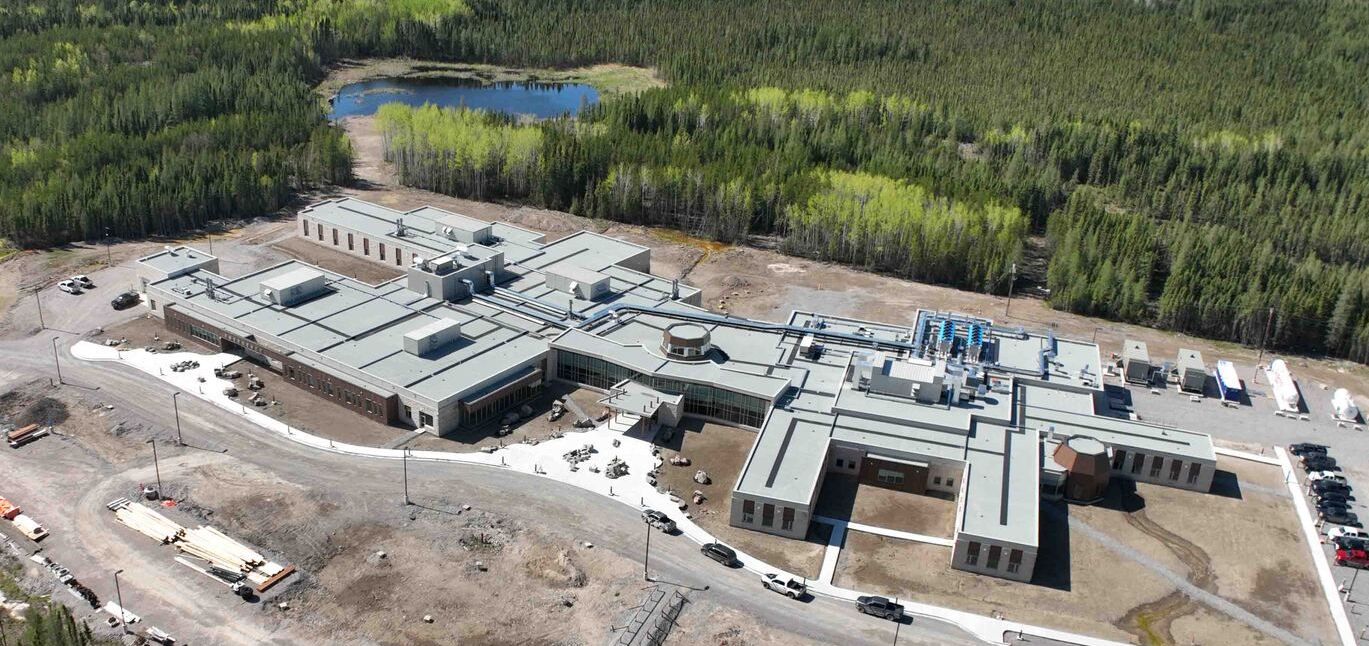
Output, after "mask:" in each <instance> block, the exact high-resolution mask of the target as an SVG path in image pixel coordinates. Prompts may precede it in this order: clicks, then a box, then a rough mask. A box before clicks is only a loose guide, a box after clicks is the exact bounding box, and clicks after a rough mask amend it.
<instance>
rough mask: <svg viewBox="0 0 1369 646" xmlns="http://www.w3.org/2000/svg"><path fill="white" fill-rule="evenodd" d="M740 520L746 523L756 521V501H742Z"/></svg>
mask: <svg viewBox="0 0 1369 646" xmlns="http://www.w3.org/2000/svg"><path fill="white" fill-rule="evenodd" d="M742 522H743V523H746V524H748V525H749V524H751V523H754V522H756V501H754V500H743V501H742Z"/></svg>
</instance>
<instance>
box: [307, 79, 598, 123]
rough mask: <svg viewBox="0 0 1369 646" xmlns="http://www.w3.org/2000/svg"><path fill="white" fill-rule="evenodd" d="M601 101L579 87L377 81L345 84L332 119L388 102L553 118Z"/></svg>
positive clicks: (588, 89) (594, 93) (372, 109)
mask: <svg viewBox="0 0 1369 646" xmlns="http://www.w3.org/2000/svg"><path fill="white" fill-rule="evenodd" d="M598 102H599V92H598V90H595V89H594V88H593V87H591V86H588V85H581V84H576V83H566V84H547V83H492V84H482V83H480V82H479V81H475V80H465V79H405V78H395V79H376V80H372V81H362V82H360V83H352V84H351V85H346V86H343V88H342V89H341V90H340V91H339V92H338V95H337V98H336V99H335V100H334V101H333V110H332V112H331V113H330V114H329V115H328V116H329V118H330V119H342V118H345V117H355V116H364V115H370V114H375V111H376V109H377V108H379V107H380V106H382V105H384V104H386V103H405V104H408V105H412V106H421V105H423V104H425V103H432V104H434V105H437V106H440V107H444V108H456V107H461V106H465V107H467V108H478V109H483V110H489V111H491V112H503V113H506V114H510V115H517V116H527V117H532V118H534V119H549V118H552V117H559V116H562V115H571V116H574V115H575V114H577V113H579V111H580V108H582V107H585V106H590V105H594V104H595V103H598Z"/></svg>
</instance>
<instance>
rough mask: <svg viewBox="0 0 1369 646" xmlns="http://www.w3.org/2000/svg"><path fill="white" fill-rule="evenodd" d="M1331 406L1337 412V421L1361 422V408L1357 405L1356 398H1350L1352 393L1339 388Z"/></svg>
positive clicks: (1332, 398) (1333, 396) (1333, 395)
mask: <svg viewBox="0 0 1369 646" xmlns="http://www.w3.org/2000/svg"><path fill="white" fill-rule="evenodd" d="M1331 406H1332V407H1333V408H1335V410H1336V419H1339V420H1342V421H1346V422H1358V421H1359V407H1358V406H1356V405H1355V398H1354V397H1351V396H1350V391H1348V390H1346V389H1344V388H1337V389H1336V392H1335V393H1334V394H1332V395H1331Z"/></svg>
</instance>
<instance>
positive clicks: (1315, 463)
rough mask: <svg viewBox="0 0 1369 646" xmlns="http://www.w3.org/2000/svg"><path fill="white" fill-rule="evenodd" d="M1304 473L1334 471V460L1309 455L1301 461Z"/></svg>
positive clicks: (1322, 456)
mask: <svg viewBox="0 0 1369 646" xmlns="http://www.w3.org/2000/svg"><path fill="white" fill-rule="evenodd" d="M1302 468H1303V470H1304V471H1335V470H1337V467H1336V459H1335V458H1332V457H1327V456H1325V455H1311V456H1308V457H1305V458H1303V459H1302Z"/></svg>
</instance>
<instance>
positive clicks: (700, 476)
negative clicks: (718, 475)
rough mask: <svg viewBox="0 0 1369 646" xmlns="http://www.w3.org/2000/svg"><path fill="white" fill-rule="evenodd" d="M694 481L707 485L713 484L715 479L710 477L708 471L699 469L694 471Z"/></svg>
mask: <svg viewBox="0 0 1369 646" xmlns="http://www.w3.org/2000/svg"><path fill="white" fill-rule="evenodd" d="M694 482H697V483H699V484H701V485H706V484H711V483H712V482H713V479H712V478H709V477H708V472H707V471H704V470H703V469H699V470H698V471H695V472H694Z"/></svg>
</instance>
